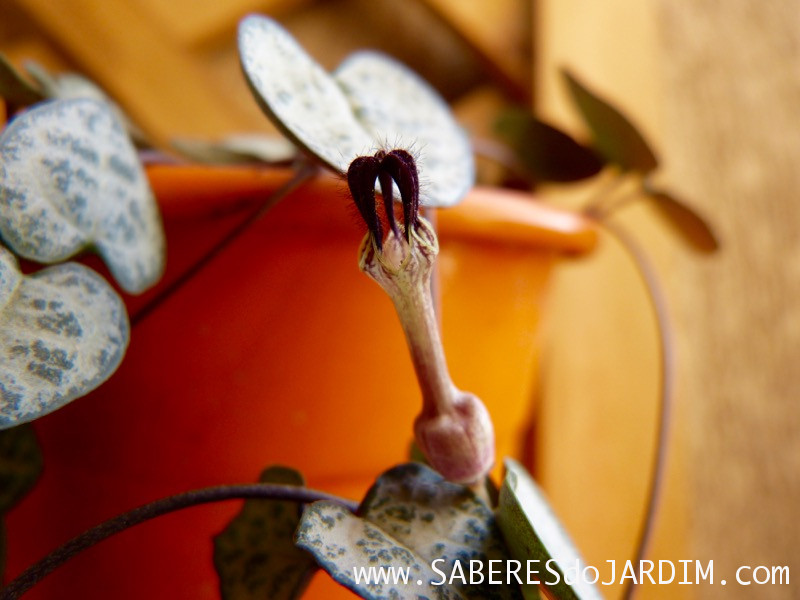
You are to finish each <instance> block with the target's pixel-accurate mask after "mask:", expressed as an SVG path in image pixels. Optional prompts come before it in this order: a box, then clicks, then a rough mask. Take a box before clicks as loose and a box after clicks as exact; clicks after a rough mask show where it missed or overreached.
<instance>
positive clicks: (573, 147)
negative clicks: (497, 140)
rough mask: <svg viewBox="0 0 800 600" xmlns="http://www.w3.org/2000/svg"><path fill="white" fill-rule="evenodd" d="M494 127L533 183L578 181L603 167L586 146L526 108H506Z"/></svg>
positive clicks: (595, 173) (594, 173)
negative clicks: (532, 179)
mask: <svg viewBox="0 0 800 600" xmlns="http://www.w3.org/2000/svg"><path fill="white" fill-rule="evenodd" d="M496 130H497V132H498V134H499V135H500V136H502V137H503V139H505V141H506V142H507V143H508V144H510V145H511V147H512V148H513V149H514V153H515V155H516V156H517V157H518V158H519V160H520V162H521V164H522V165H523V166H524V167H525V168H526V170H527V171H528V172H529V173H530V174H531V176H532V177H533V178H534V180H535V181H537V182H546V181H555V182H571V181H580V180H581V179H586V178H588V177H592V176H593V175H597V173H599V172H600V171H601V170H602V168H603V166H604V163H603V161H602V160H601V159H600V158H599V157H598V156H597V154H595V153H594V151H592V150H591V149H590V148H587V147H585V146H583V145H581V144H579V143H578V142H577V141H575V140H574V139H573V138H572V137H571V136H570V135H568V134H567V133H565V132H563V131H561V130H560V129H557V128H556V127H553V126H552V125H550V124H548V123H545V122H544V121H541V120H540V119H537V118H536V117H534V116H533V114H531V113H530V112H529V111H526V110H520V109H516V110H509V111H506V112H505V113H503V114H502V115H501V116H500V118H499V119H498V121H497V123H496Z"/></svg>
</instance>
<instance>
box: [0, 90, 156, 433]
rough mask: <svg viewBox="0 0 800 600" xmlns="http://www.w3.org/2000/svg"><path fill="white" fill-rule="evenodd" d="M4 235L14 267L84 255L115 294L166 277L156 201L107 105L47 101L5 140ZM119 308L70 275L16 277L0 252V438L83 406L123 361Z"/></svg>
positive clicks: (94, 280)
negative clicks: (90, 252)
mask: <svg viewBox="0 0 800 600" xmlns="http://www.w3.org/2000/svg"><path fill="white" fill-rule="evenodd" d="M0 235H2V238H3V242H4V243H5V244H6V245H7V246H8V247H9V248H11V249H12V250H13V251H14V252H15V253H16V254H17V255H19V256H22V257H24V258H27V259H30V260H34V261H36V262H39V263H45V264H49V263H59V262H61V261H63V260H65V259H67V258H69V257H71V256H73V255H75V254H77V253H78V252H80V251H81V250H83V249H86V248H94V249H95V250H96V251H97V252H98V253H99V254H100V255H101V256H102V257H103V259H104V260H105V262H106V263H107V265H108V267H109V270H110V271H111V273H112V274H113V275H114V277H115V278H116V280H117V281H118V283H119V285H120V287H122V288H123V289H124V290H126V291H128V292H132V293H138V292H141V291H143V290H145V289H146V288H147V287H149V286H150V285H152V284H153V283H154V282H155V281H156V280H157V279H158V278H159V277H160V275H161V273H162V271H163V269H164V246H165V244H164V234H163V231H162V228H161V222H160V218H159V215H158V210H157V208H156V205H155V200H154V198H153V194H152V192H151V191H150V188H149V184H148V182H147V179H146V177H145V175H144V172H143V170H142V167H141V165H140V163H139V160H138V157H137V155H136V150H135V149H134V147H133V145H132V144H131V142H130V140H129V139H128V136H127V133H126V132H125V129H124V127H123V126H122V125H121V124H120V122H119V120H118V119H117V117H116V116H115V115H114V114H113V112H112V109H111V108H110V107H109V105H108V104H107V103H104V102H101V101H98V100H92V99H87V98H79V99H70V100H54V101H51V102H46V103H44V104H40V105H37V106H34V107H33V108H31V109H29V110H27V111H26V112H24V113H22V114H21V115H19V116H18V117H17V118H15V119H14V120H13V121H12V122H11V123H10V124H9V125H8V127H7V128H6V129H5V131H3V133H2V135H0ZM128 337H129V326H128V319H127V314H126V311H125V306H124V304H123V303H122V300H121V299H120V298H119V296H118V295H117V294H116V292H115V291H114V290H113V289H112V288H111V287H110V286H109V284H108V283H107V282H106V281H105V279H103V278H102V277H101V276H100V275H98V274H97V273H95V272H94V271H92V270H91V269H88V268H87V267H84V266H82V265H79V264H77V263H67V264H59V265H55V266H52V267H48V268H45V269H42V270H40V271H38V272H36V273H34V274H32V275H28V276H26V275H23V274H22V272H21V271H20V269H19V266H18V264H17V261H16V258H15V257H14V255H13V254H12V253H11V252H9V250H7V249H6V248H4V247H2V246H0V428H4V427H10V426H13V425H16V424H19V423H23V422H26V421H30V420H32V419H35V418H37V417H39V416H41V415H43V414H46V413H48V412H51V411H52V410H55V409H56V408H59V407H60V406H63V405H64V404H66V403H67V402H70V401H71V400H73V399H75V398H78V397H80V396H83V395H84V394H86V393H87V392H88V391H90V390H92V389H94V388H95V387H97V386H98V385H99V384H100V383H102V382H103V381H105V379H107V378H108V376H109V375H110V374H111V373H113V372H114V370H115V369H116V367H117V366H118V365H119V363H120V361H121V360H122V357H123V355H124V354H125V349H126V347H127V344H128Z"/></svg>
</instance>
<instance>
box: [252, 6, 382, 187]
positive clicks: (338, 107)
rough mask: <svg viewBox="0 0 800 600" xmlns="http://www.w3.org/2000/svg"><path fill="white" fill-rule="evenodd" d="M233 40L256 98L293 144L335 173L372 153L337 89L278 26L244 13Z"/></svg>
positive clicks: (372, 144)
mask: <svg viewBox="0 0 800 600" xmlns="http://www.w3.org/2000/svg"><path fill="white" fill-rule="evenodd" d="M238 43H239V58H240V61H241V64H242V70H243V71H244V74H245V78H246V79H247V82H248V84H249V85H250V88H251V90H252V92H253V95H254V96H255V98H256V101H257V102H258V103H259V106H261V108H262V110H264V112H265V113H266V114H267V116H268V117H269V118H270V119H271V120H272V122H273V123H274V124H275V125H276V126H277V127H278V128H279V129H280V130H281V131H282V132H283V133H285V134H286V135H287V136H288V137H289V139H290V140H292V142H294V143H295V144H297V146H298V147H300V148H302V149H303V150H305V151H307V152H308V153H310V154H311V156H314V157H317V158H318V159H319V160H321V161H322V162H323V163H325V164H327V165H328V166H329V167H331V168H332V169H334V170H335V171H338V172H340V173H344V172H346V171H347V168H348V166H349V165H350V163H351V162H352V160H353V159H354V158H356V157H357V156H362V155H365V154H372V153H374V152H375V149H376V148H375V142H374V140H373V139H372V137H371V136H370V135H369V134H368V133H367V132H366V131H365V130H364V128H363V127H362V126H361V124H360V123H359V122H358V121H357V120H356V118H355V116H354V115H353V111H352V110H351V108H350V105H349V103H348V101H347V98H346V97H345V95H344V93H342V90H341V89H340V88H339V86H338V85H337V84H336V82H335V81H334V80H333V78H332V77H331V76H330V75H328V73H327V72H326V71H325V70H324V69H323V68H322V67H321V66H320V65H319V64H317V63H316V62H315V61H314V60H313V59H312V58H311V57H310V56H309V55H308V54H307V53H306V52H305V50H303V48H302V47H301V46H300V45H299V44H298V43H297V42H296V41H295V39H294V38H293V37H292V36H291V34H289V32H288V31H286V30H285V29H284V28H283V27H281V26H280V25H278V24H277V23H276V22H275V21H273V20H272V19H269V18H267V17H262V16H260V15H250V16H248V17H245V18H244V19H243V20H242V21H241V23H240V24H239V38H238Z"/></svg>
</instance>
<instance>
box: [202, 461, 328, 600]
mask: <svg viewBox="0 0 800 600" xmlns="http://www.w3.org/2000/svg"><path fill="white" fill-rule="evenodd" d="M259 481H261V482H262V483H279V484H284V485H297V486H302V485H304V484H305V483H304V481H303V477H302V475H300V473H298V472H297V471H295V470H293V469H288V468H285V467H270V468H269V469H266V470H265V471H264V472H263V473H262V474H261V478H260V479H259ZM301 512H302V510H301V508H300V505H299V504H298V503H296V502H282V501H280V500H262V499H256V500H247V501H246V502H245V503H244V507H243V508H242V510H241V512H240V513H239V514H238V515H236V518H234V519H233V521H231V522H230V524H229V525H228V526H227V527H226V528H225V530H224V531H222V533H220V534H219V535H217V536H216V537H215V538H214V566H215V567H216V569H217V574H218V575H219V579H220V591H221V594H222V598H223V600H264V599H266V598H269V599H270V600H293V599H294V598H299V597H300V596H301V595H302V593H303V590H304V589H305V588H306V585H307V584H308V582H309V579H310V577H311V575H312V574H313V572H314V571H315V570H316V568H317V564H316V562H315V561H314V558H313V557H312V556H311V555H310V554H308V553H307V552H305V551H304V550H301V549H300V548H298V547H297V546H295V544H294V532H295V529H297V525H298V523H299V522H300V515H301Z"/></svg>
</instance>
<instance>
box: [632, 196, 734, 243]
mask: <svg viewBox="0 0 800 600" xmlns="http://www.w3.org/2000/svg"><path fill="white" fill-rule="evenodd" d="M646 197H647V198H648V199H649V200H651V201H652V205H653V207H655V209H656V210H657V211H658V213H659V214H660V215H661V217H663V218H664V220H665V221H666V222H667V223H668V224H669V225H670V226H671V227H672V229H673V230H674V231H675V232H676V233H677V234H678V235H680V236H681V238H683V240H684V241H686V242H687V243H688V244H689V245H690V246H691V247H692V248H694V249H695V250H698V251H700V252H706V253H711V252H715V251H717V250H718V249H719V240H718V238H717V236H716V234H715V233H714V230H713V229H712V227H711V225H710V224H709V222H708V221H706V219H705V218H704V217H703V216H701V215H700V214H699V213H698V212H697V211H696V210H695V209H694V208H692V207H691V206H689V205H688V204H686V203H685V202H683V201H682V200H678V199H677V198H676V197H675V196H674V195H672V194H671V193H669V192H665V191H663V190H655V189H650V190H648V194H647V196H646Z"/></svg>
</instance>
